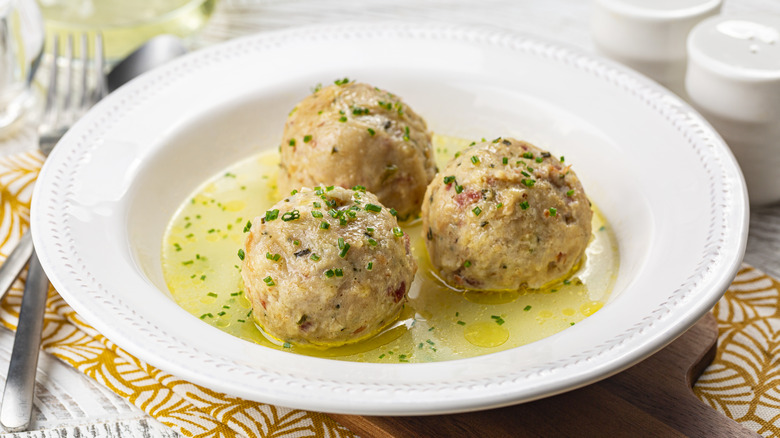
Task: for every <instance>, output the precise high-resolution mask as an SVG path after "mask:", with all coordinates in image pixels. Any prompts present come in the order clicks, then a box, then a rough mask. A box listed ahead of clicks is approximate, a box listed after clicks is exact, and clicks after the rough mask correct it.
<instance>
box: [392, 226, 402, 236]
mask: <svg viewBox="0 0 780 438" xmlns="http://www.w3.org/2000/svg"><path fill="white" fill-rule="evenodd" d="M393 234H395V237H403V235H404V232H403V231H401V228H400V227H393Z"/></svg>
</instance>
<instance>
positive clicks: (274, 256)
mask: <svg viewBox="0 0 780 438" xmlns="http://www.w3.org/2000/svg"><path fill="white" fill-rule="evenodd" d="M265 258H267V259H268V260H273V261H275V262H278V261H279V259H281V258H282V255H281V254H271V253H270V252H267V253H265Z"/></svg>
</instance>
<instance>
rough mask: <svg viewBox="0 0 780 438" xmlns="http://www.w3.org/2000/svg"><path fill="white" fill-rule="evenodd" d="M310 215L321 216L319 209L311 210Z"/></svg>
mask: <svg viewBox="0 0 780 438" xmlns="http://www.w3.org/2000/svg"><path fill="white" fill-rule="evenodd" d="M311 215H312V216H314V217H316V218H321V217H322V212H320V211H312V212H311Z"/></svg>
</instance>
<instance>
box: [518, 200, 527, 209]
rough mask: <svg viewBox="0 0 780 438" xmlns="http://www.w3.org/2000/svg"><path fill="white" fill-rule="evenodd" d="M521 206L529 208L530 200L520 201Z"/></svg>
mask: <svg viewBox="0 0 780 438" xmlns="http://www.w3.org/2000/svg"><path fill="white" fill-rule="evenodd" d="M520 208H521V209H523V210H525V209H527V208H528V201H523V202H521V203H520Z"/></svg>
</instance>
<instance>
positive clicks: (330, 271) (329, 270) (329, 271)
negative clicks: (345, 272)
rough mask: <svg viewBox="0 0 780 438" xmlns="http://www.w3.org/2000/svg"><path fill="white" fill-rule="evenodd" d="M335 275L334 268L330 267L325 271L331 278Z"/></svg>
mask: <svg viewBox="0 0 780 438" xmlns="http://www.w3.org/2000/svg"><path fill="white" fill-rule="evenodd" d="M334 275H336V274H335V273H334V272H333V269H328V270H327V271H325V276H326V277H328V278H331V277H333V276H334Z"/></svg>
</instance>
